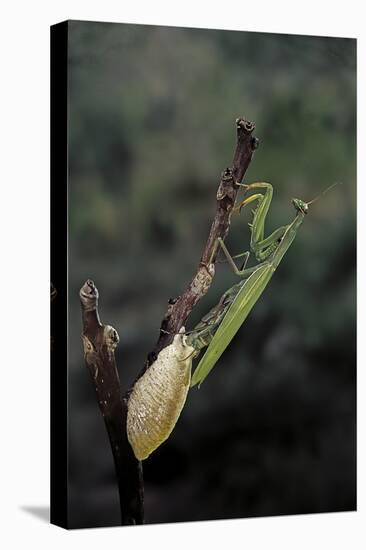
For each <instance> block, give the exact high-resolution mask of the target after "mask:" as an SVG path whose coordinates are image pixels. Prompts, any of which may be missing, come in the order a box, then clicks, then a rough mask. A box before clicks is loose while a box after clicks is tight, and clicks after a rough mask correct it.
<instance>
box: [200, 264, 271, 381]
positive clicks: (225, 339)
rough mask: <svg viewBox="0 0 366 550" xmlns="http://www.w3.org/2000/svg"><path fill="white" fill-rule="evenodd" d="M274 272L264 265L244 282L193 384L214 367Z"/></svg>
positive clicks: (269, 265)
mask: <svg viewBox="0 0 366 550" xmlns="http://www.w3.org/2000/svg"><path fill="white" fill-rule="evenodd" d="M273 272H274V269H273V266H272V265H271V264H269V263H268V264H265V265H262V266H260V267H258V269H257V270H256V271H255V272H254V273H252V275H250V277H249V278H248V279H247V280H246V281H245V282H244V284H243V286H242V287H241V289H240V291H239V293H238V294H237V296H236V298H235V299H234V301H233V303H232V304H231V306H230V307H229V309H228V311H227V313H226V315H225V317H224V318H223V320H222V322H221V324H220V326H219V328H218V330H217V332H216V334H215V335H214V337H213V338H212V340H211V343H210V345H209V346H208V348H207V350H206V353H205V354H204V356H203V357H202V359H201V361H200V362H199V364H198V366H197V368H196V370H195V371H194V374H193V376H192V380H191V386H195V385H196V384H201V383H202V382H203V380H204V379H205V378H206V376H207V375H208V374H209V372H210V371H211V370H212V369H213V367H214V366H215V364H216V362H217V361H218V360H219V358H220V357H221V355H222V354H223V353H224V351H225V349H226V348H227V346H228V345H229V344H230V342H231V340H232V339H233V338H234V336H235V334H236V333H237V332H238V330H239V328H240V327H241V325H242V324H243V322H244V321H245V319H246V318H247V317H248V315H249V313H250V311H251V309H252V308H253V306H254V305H255V303H256V301H257V300H258V298H259V297H260V296H261V294H262V292H263V290H264V289H265V288H266V286H267V284H268V282H269V281H270V279H271V277H272V275H273Z"/></svg>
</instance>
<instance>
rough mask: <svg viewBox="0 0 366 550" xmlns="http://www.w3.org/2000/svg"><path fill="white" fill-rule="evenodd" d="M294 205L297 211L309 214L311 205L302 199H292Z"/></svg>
mask: <svg viewBox="0 0 366 550" xmlns="http://www.w3.org/2000/svg"><path fill="white" fill-rule="evenodd" d="M292 204H293V205H294V207H295V210H297V211H298V212H302V213H303V214H307V213H308V211H309V203H307V202H304V201H302V200H301V199H292Z"/></svg>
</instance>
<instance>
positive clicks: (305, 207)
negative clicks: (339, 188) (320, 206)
mask: <svg viewBox="0 0 366 550" xmlns="http://www.w3.org/2000/svg"><path fill="white" fill-rule="evenodd" d="M336 185H342V182H340V181H336V182H335V183H333V184H332V185H330V186H329V187H327V188H326V189H325V191H322V192H321V193H320V195H317V196H316V197H315V198H314V199H313V200H311V201H309V202H304V201H302V200H301V199H292V204H293V205H294V207H295V210H297V212H302V213H303V214H307V213H308V211H309V206H310V204H313V202H316V201H317V200H319V199H320V198H321V197H322V196H323V195H325V194H326V193H328V191H330V190H331V189H333V187H335V186H336Z"/></svg>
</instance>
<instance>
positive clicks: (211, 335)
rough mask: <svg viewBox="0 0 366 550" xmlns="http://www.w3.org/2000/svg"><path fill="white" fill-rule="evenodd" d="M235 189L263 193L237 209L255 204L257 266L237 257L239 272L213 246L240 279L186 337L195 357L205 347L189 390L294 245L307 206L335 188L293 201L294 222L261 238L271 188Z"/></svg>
mask: <svg viewBox="0 0 366 550" xmlns="http://www.w3.org/2000/svg"><path fill="white" fill-rule="evenodd" d="M238 185H240V186H242V187H244V188H245V189H246V191H253V190H258V189H259V190H264V193H255V194H253V195H251V196H249V197H247V198H246V199H245V200H243V201H242V202H241V204H240V206H239V208H238V210H239V211H240V210H241V209H242V208H243V207H244V206H246V205H247V204H249V203H251V202H254V201H257V203H258V204H257V207H256V209H255V210H254V217H253V222H252V224H249V227H250V231H251V240H250V248H251V250H252V252H253V253H254V255H255V257H256V260H257V261H258V262H259V263H258V264H257V265H256V266H254V267H250V268H246V263H247V261H248V258H249V255H250V252H249V251H247V252H245V253H243V254H241V255H240V256H244V257H245V261H244V265H243V267H242V269H238V267H237V266H236V264H235V262H234V259H233V258H232V256H231V255H230V253H229V251H228V249H227V248H226V246H225V244H224V242H223V240H222V239H220V238H219V239H218V240H217V243H216V246H220V247H221V248H222V250H223V252H224V254H225V256H226V259H227V261H228V263H229V264H230V266H231V267H232V269H233V271H234V273H235V274H236V275H238V276H239V277H241V279H242V281H241V282H240V283H238V284H236V285H235V286H233V287H232V288H231V289H229V290H228V291H227V292H226V293H225V294H224V295H223V297H222V298H221V300H220V302H219V304H218V305H217V306H216V307H215V308H213V309H212V310H211V311H210V312H209V314H208V315H207V316H205V317H204V318H203V319H202V320H201V322H200V323H199V324H198V325H197V326H196V327H195V329H194V330H193V331H192V332H191V333H190V334H189V336H188V337H187V342H188V343H189V344H190V345H191V346H193V348H194V349H195V350H196V352H197V354H198V353H199V352H200V351H201V349H202V348H203V347H205V346H208V347H207V350H206V352H205V354H204V356H203V357H202V359H201V361H200V362H199V364H198V366H197V368H196V369H195V371H194V374H193V376H192V379H191V386H195V385H196V384H199V385H200V384H201V383H202V382H203V381H204V380H205V378H206V377H207V376H208V374H209V373H210V371H211V370H212V369H213V367H214V366H215V364H216V363H217V361H218V360H219V358H220V357H221V355H222V354H223V353H224V351H225V349H226V348H227V346H228V345H229V344H230V342H231V341H232V339H233V338H234V336H235V334H236V333H237V331H238V330H239V328H240V326H241V325H242V324H243V322H244V321H245V319H246V318H247V317H248V315H249V313H250V312H251V310H252V308H253V307H254V305H255V303H256V302H257V300H258V299H259V298H260V296H261V295H262V293H263V291H264V290H265V288H266V286H267V285H268V283H269V281H270V280H271V278H272V276H273V274H274V272H275V271H276V269H277V267H278V266H279V264H280V262H281V260H282V258H283V257H284V255H285V254H286V252H287V251H288V249H289V247H290V246H291V244H292V242H293V241H294V239H295V237H296V234H297V231H298V229H299V228H300V226H301V225H302V223H303V221H304V219H305V216H306V214H307V213H308V211H309V206H310V205H311V204H312V203H313V202H315V201H316V200H318V198H319V197H320V196H321V195H324V194H325V193H326V192H328V191H329V190H330V189H331V188H332V187H334V185H336V184H333V185H331V186H330V187H329V188H327V189H326V190H325V191H323V193H322V194H321V195H319V196H317V197H316V198H315V199H313V200H311V201H310V202H304V201H303V200H301V199H292V204H293V206H294V208H295V211H296V215H295V218H294V220H293V221H292V222H291V223H289V224H288V225H284V226H282V227H279V228H278V229H276V230H275V231H274V232H273V233H272V234H271V235H269V236H268V237H264V225H265V221H266V217H267V214H268V211H269V207H270V205H271V201H272V197H273V187H272V185H271V184H270V183H266V182H256V183H252V184H249V185H247V184H241V183H238ZM215 251H216V249H215ZM215 251H214V252H215Z"/></svg>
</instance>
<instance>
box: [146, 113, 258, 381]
mask: <svg viewBox="0 0 366 550" xmlns="http://www.w3.org/2000/svg"><path fill="white" fill-rule="evenodd" d="M236 128H237V145H236V150H235V154H234V160H233V166H232V168H227V169H226V170H225V171H224V172H223V174H222V176H221V181H220V184H219V187H218V190H217V194H216V200H217V204H216V214H215V218H214V220H213V222H212V225H211V230H210V233H209V236H208V239H207V242H206V246H205V248H204V251H203V254H202V257H201V260H200V263H199V266H198V270H197V272H196V274H195V276H194V277H193V279H192V281H191V282H190V283H189V285H188V287H187V289H186V290H185V292H184V293H183V294H182V295H181V296H179V297H178V298H177V299H176V300H170V301H169V306H168V310H167V312H166V314H165V317H164V319H163V321H162V323H161V329H160V336H159V338H158V341H157V343H156V345H155V348H154V350H153V351H152V352H151V353H150V354H149V355H148V358H147V361H146V364H145V366H144V368H143V369H142V371H141V372H140V373H139V375H138V377H137V378H139V377H140V376H142V374H143V373H144V372H145V370H146V369H147V368H148V367H149V366H150V365H151V364H152V363H153V362H154V361H155V359H156V357H157V355H158V354H159V352H160V351H161V350H162V349H163V348H165V347H166V346H168V345H169V344H170V343H171V342H172V340H173V336H174V334H177V333H178V332H179V330H180V329H181V327H182V326H184V324H185V322H186V320H187V318H188V316H189V314H190V313H191V311H192V309H193V308H194V306H195V305H196V304H197V302H198V301H199V300H200V299H201V298H202V297H203V296H204V295H205V294H206V292H207V291H208V289H209V288H210V286H211V283H212V279H213V277H214V275H215V260H216V256H217V247H216V243H217V239H218V238H219V237H221V238H222V239H225V237H226V235H227V233H228V231H229V227H230V220H231V214H232V211H233V207H234V204H235V200H236V195H237V193H238V189H239V187H238V185H237V183H238V182H241V181H242V179H243V177H244V175H245V172H246V171H247V168H248V166H249V163H250V161H251V159H252V156H253V152H254V150H255V149H256V148H257V146H258V139H257V138H255V137H253V136H252V132H253V130H254V129H255V124H254V123H253V122H249V121H248V120H245V119H244V118H238V119H237V120H236Z"/></svg>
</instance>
